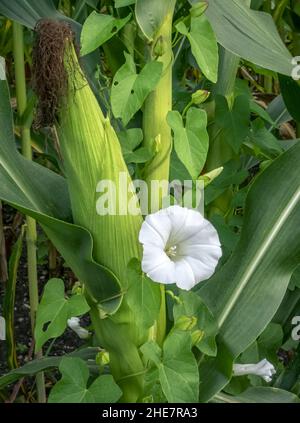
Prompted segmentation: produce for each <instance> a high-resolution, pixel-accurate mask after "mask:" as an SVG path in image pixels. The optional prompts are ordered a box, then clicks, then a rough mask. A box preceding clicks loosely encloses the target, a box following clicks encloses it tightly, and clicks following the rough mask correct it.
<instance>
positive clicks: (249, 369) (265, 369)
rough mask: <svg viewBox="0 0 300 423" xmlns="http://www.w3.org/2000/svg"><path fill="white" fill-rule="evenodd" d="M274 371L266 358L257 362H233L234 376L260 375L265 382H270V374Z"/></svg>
mask: <svg viewBox="0 0 300 423" xmlns="http://www.w3.org/2000/svg"><path fill="white" fill-rule="evenodd" d="M275 373H276V370H275V368H274V366H273V364H272V363H270V362H269V361H268V360H267V359H266V358H264V359H263V360H261V361H260V362H259V363H257V364H234V365H233V375H234V376H245V375H255V376H260V377H262V378H263V379H264V380H265V381H266V382H271V380H272V376H273V375H274V374H275Z"/></svg>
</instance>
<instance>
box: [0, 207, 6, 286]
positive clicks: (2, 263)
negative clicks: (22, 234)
mask: <svg viewBox="0 0 300 423" xmlns="http://www.w3.org/2000/svg"><path fill="white" fill-rule="evenodd" d="M7 279H8V274H7V258H6V248H5V236H4V227H3V217H2V202H1V201H0V282H3V283H4V284H5V283H6V282H7Z"/></svg>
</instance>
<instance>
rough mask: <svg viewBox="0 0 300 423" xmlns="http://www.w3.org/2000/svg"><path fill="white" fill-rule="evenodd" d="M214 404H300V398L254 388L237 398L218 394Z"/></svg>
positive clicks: (260, 387)
mask: <svg viewBox="0 0 300 423" xmlns="http://www.w3.org/2000/svg"><path fill="white" fill-rule="evenodd" d="M213 402H221V403H229V404H233V403H243V404H245V403H255V404H257V403H269V404H270V403H276V404H284V403H300V399H299V397H297V395H295V394H292V393H291V392H288V391H284V390H282V389H276V388H268V387H262V386H259V387H253V388H249V389H247V390H246V391H245V392H243V393H241V394H240V395H237V396H236V397H234V396H231V395H227V394H223V393H221V394H218V395H217V396H216V397H215V398H214V400H213Z"/></svg>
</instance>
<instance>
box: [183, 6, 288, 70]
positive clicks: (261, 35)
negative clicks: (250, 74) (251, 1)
mask: <svg viewBox="0 0 300 423" xmlns="http://www.w3.org/2000/svg"><path fill="white" fill-rule="evenodd" d="M193 2H194V1H191V3H193ZM208 4H209V6H208V9H207V11H206V15H207V17H208V19H209V21H210V23H211V25H212V27H213V29H214V31H215V33H216V36H217V40H218V42H219V43H220V44H221V45H222V46H223V47H225V48H226V49H227V50H229V51H231V52H232V53H234V54H236V55H237V56H240V57H243V58H244V59H247V60H249V61H250V62H253V63H255V64H256V65H259V66H262V67H264V68H267V69H271V70H274V71H275V72H279V73H282V74H284V75H289V76H290V75H291V72H292V68H293V65H292V63H291V59H292V56H291V54H290V53H289V51H288V50H287V48H286V47H285V45H284V43H283V42H282V40H281V38H280V36H279V34H278V31H277V29H276V26H275V24H274V22H273V19H272V17H271V16H270V15H269V14H267V13H264V12H258V11H256V10H252V9H250V8H249V7H247V6H246V5H245V4H244V3H243V2H242V1H241V0H226V1H224V0H209V1H208Z"/></svg>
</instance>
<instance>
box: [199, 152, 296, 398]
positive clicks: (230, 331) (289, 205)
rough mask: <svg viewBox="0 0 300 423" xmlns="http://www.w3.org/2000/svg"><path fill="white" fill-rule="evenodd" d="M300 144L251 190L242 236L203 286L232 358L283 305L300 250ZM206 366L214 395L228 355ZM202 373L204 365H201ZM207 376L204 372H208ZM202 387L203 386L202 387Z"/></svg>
mask: <svg viewBox="0 0 300 423" xmlns="http://www.w3.org/2000/svg"><path fill="white" fill-rule="evenodd" d="M299 161H300V144H296V145H295V146H294V147H292V148H291V149H290V150H288V151H287V152H286V153H284V154H283V155H282V156H280V157H279V158H278V159H277V160H275V161H274V162H273V164H272V165H271V166H270V167H269V168H267V169H266V170H265V171H264V172H263V174H262V175H261V176H260V177H259V178H258V179H257V181H256V182H255V183H254V184H253V186H252V188H251V189H250V191H249V194H248V196H247V200H246V214H245V217H244V226H243V230H242V233H241V237H240V241H239V243H238V244H237V247H236V249H235V251H234V253H233V255H232V257H231V259H230V260H229V261H228V262H227V263H226V264H225V266H224V267H223V268H221V270H220V271H219V272H217V273H216V274H215V276H214V277H213V278H212V279H211V280H210V281H208V282H207V283H206V284H205V285H204V286H203V287H202V288H200V290H199V294H200V296H201V297H202V298H203V299H204V301H205V302H206V303H207V305H208V307H209V308H210V309H211V311H212V313H213V314H214V316H215V317H216V318H217V321H218V324H219V346H220V345H223V346H224V348H225V349H226V350H227V352H228V354H229V356H231V358H232V360H234V359H235V357H237V356H238V355H239V354H240V353H241V352H243V351H244V350H245V349H246V348H247V347H248V346H249V345H250V344H251V343H252V342H253V341H254V340H255V339H256V338H257V337H258V336H259V334H260V333H261V332H262V331H263V329H264V328H265V327H266V325H267V324H268V323H269V322H270V320H271V319H272V317H273V316H274V314H275V312H276V310H277V309H278V307H279V305H280V303H281V301H282V299H283V297H284V294H285V292H286V289H287V287H288V284H289V281H290V278H291V275H292V273H293V271H294V269H295V268H296V266H297V264H298V263H299V255H300V173H299ZM216 360H217V362H218V363H219V367H218V368H216V365H215V364H216V363H214V361H213V360H209V361H207V364H204V365H203V368H202V372H203V373H205V374H206V373H207V372H208V373H209V374H210V378H209V379H208V383H206V384H205V387H203V389H202V390H201V399H202V400H208V399H209V398H210V395H213V394H214V393H216V392H218V391H219V390H220V389H221V388H222V387H223V386H224V385H225V384H226V383H227V382H226V381H228V372H226V375H224V374H223V375H222V370H221V369H222V355H221V354H219V355H218V357H217V359H216ZM200 372H201V369H200ZM202 376H203V375H202ZM200 389H201V387H200Z"/></svg>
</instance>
